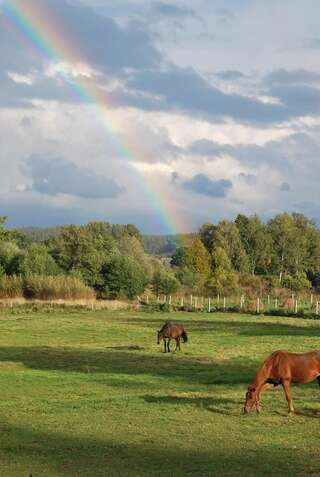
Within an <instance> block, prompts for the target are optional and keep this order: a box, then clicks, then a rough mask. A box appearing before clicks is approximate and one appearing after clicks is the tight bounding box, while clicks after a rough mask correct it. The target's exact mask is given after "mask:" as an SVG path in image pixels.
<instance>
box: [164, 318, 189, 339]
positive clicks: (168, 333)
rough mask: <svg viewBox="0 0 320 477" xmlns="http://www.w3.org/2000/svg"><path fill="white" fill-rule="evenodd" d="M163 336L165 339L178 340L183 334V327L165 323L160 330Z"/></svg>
mask: <svg viewBox="0 0 320 477" xmlns="http://www.w3.org/2000/svg"><path fill="white" fill-rule="evenodd" d="M161 332H162V333H163V335H164V336H165V337H167V338H178V337H179V336H181V335H182V334H183V333H184V329H183V326H181V325H179V324H178V323H171V322H170V321H169V322H167V323H165V324H164V326H163V327H162V329H161Z"/></svg>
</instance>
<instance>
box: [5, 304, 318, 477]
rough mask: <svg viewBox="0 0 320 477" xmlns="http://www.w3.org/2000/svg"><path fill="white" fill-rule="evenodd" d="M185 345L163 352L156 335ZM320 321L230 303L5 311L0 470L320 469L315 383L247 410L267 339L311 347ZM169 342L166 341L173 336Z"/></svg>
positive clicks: (179, 473) (278, 345)
mask: <svg viewBox="0 0 320 477" xmlns="http://www.w3.org/2000/svg"><path fill="white" fill-rule="evenodd" d="M168 319H170V320H172V321H179V322H182V323H183V325H184V326H185V328H186V330H187V332H188V334H189V338H190V340H189V342H188V343H186V344H184V343H182V344H181V348H182V351H181V352H177V353H174V352H173V353H170V354H164V353H163V352H162V346H159V345H157V344H156V331H157V329H159V327H160V326H161V324H162V323H163V322H164V321H166V320H168ZM319 340H320V322H319V321H316V320H305V319H298V318H281V317H272V318H271V317H269V318H267V317H263V316H249V315H240V314H235V315H232V314H228V313H225V314H224V313H220V314H219V313H212V314H208V313H176V314H175V313H170V314H165V313H145V312H125V311H123V312H122V311H114V312H111V311H96V312H92V311H81V310H73V311H67V310H60V311H54V312H51V313H46V312H43V311H37V312H30V311H28V310H23V309H21V310H16V309H14V308H13V309H12V310H1V312H0V383H1V399H0V431H1V432H0V475H1V476H2V475H3V476H9V477H23V476H26V477H29V475H32V476H33V477H37V476H39V477H40V476H41V477H43V476H45V477H75V476H79V477H82V476H86V477H87V476H96V477H100V476H108V477H109V476H110V477H127V476H128V477H138V476H141V477H144V476H146V477H147V476H148V477H152V476H160V475H161V476H173V477H186V476H230V477H231V476H239V475H241V476H242V475H245V476H267V475H272V476H278V475H281V476H284V475H290V476H304V475H320V455H319V445H320V428H319V426H320V390H319V386H318V384H317V382H314V383H311V384H309V385H298V386H293V398H294V404H295V407H296V415H295V416H294V417H288V416H287V404H286V401H285V398H284V394H283V391H282V389H281V387H279V388H276V389H274V390H272V391H269V392H267V393H266V394H265V395H264V398H263V404H264V408H263V412H262V414H261V415H259V416H258V415H256V414H255V413H252V414H251V415H250V416H245V415H243V414H242V408H243V401H244V395H245V390H246V387H247V385H248V384H249V383H250V381H251V380H252V379H253V376H254V373H255V371H256V368H257V366H259V364H260V363H261V361H262V360H263V359H264V358H265V357H266V356H267V355H268V354H269V353H270V352H271V351H273V350H275V349H288V350H291V351H307V350H313V349H317V348H319ZM172 348H174V346H172Z"/></svg>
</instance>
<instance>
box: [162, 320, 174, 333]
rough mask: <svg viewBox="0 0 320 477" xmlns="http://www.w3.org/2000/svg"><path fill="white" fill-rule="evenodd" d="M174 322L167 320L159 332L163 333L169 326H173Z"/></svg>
mask: <svg viewBox="0 0 320 477" xmlns="http://www.w3.org/2000/svg"><path fill="white" fill-rule="evenodd" d="M171 325H172V323H171V321H166V322H165V324H164V325H163V327H162V328H161V330H159V333H162V332H163V331H164V330H165V329H166V328H167V327H169V326H171Z"/></svg>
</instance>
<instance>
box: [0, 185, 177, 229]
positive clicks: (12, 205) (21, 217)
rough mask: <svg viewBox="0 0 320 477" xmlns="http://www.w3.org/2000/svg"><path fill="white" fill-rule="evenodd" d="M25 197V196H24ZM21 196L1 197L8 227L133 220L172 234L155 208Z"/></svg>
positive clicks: (125, 222) (142, 227)
mask: <svg viewBox="0 0 320 477" xmlns="http://www.w3.org/2000/svg"><path fill="white" fill-rule="evenodd" d="M21 196H22V197H21ZM19 197H20V198H14V197H12V198H3V197H1V215H5V216H7V217H8V222H7V223H8V225H9V227H29V226H34V227H54V226H58V225H66V224H71V223H72V224H79V225H80V224H85V223H88V222H91V221H106V222H111V223H114V224H128V223H130V224H132V223H134V224H135V225H136V226H137V227H138V228H139V230H141V232H143V233H146V234H156V233H160V234H169V233H172V229H171V228H170V226H169V225H168V224H167V223H165V222H164V221H163V220H162V219H161V218H160V217H159V216H158V214H156V213H155V211H154V210H150V209H148V208H147V209H146V210H137V209H135V208H134V207H130V205H129V204H128V205H127V206H126V207H125V208H124V209H118V208H117V209H115V208H114V207H112V208H110V210H108V209H107V210H106V209H104V210H103V211H101V210H100V211H98V210H97V209H96V208H92V209H87V208H84V207H83V206H76V207H68V206H65V207H57V206H54V205H53V204H50V203H47V202H45V201H40V200H39V198H32V197H29V195H28V193H24V194H20V195H19Z"/></svg>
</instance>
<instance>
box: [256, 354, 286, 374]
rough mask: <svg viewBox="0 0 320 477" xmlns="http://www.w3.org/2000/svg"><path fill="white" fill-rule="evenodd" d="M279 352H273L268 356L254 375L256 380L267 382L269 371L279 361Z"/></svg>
mask: <svg viewBox="0 0 320 477" xmlns="http://www.w3.org/2000/svg"><path fill="white" fill-rule="evenodd" d="M281 353H282V352H281V351H274V352H273V353H272V354H271V355H270V356H268V357H267V359H266V360H265V361H264V362H263V363H262V365H261V366H260V368H259V369H258V371H257V373H256V378H255V381H256V380H257V379H259V380H264V379H265V380H267V379H268V377H269V374H270V371H271V369H272V367H273V366H274V365H275V362H276V361H278V360H279V358H280V355H281Z"/></svg>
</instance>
